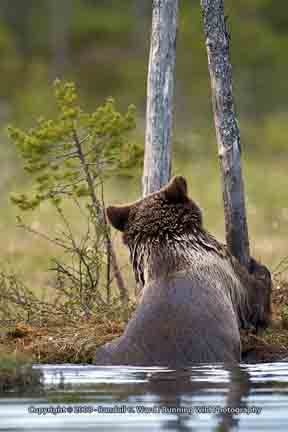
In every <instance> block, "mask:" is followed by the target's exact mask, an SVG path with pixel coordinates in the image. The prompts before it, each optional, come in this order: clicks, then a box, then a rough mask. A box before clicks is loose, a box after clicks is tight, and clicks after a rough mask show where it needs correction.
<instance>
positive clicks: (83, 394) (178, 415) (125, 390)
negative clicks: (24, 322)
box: [0, 363, 288, 432]
mask: <svg viewBox="0 0 288 432" xmlns="http://www.w3.org/2000/svg"><path fill="white" fill-rule="evenodd" d="M37 368H40V369H41V371H42V372H43V377H44V396H43V390H42V393H41V394H40V393H39V395H38V396H37V397H35V395H33V398H32V396H31V394H26V395H25V394H21V395H19V394H17V393H16V392H12V393H9V394H7V393H5V394H4V393H2V394H0V431H2V430H3V431H4V430H13V431H17V432H19V431H29V430H32V429H31V428H32V427H33V430H34V431H35V430H37V431H43V432H44V431H45V432H48V431H64V430H65V431H68V430H69V431H76V430H77V431H78V430H80V429H81V430H82V431H92V430H93V431H94V430H95V429H96V430H97V428H99V430H101V431H106V432H107V431H109V432H111V431H113V432H116V430H117V431H118V430H119V431H122V430H123V431H125V432H126V431H129V430H131V431H133V432H134V431H149V432H151V431H170V432H171V431H179V432H186V431H199V430H200V431H202V430H203V431H204V430H205V431H206V430H207V431H215V432H226V431H232V430H233V431H236V430H237V431H241V432H242V431H250V430H255V429H256V428H257V429H258V430H261V431H270V430H271V431H274V430H275V427H273V424H274V423H275V422H277V430H282V431H283V432H284V431H285V432H286V431H287V430H288V363H274V364H262V365H261V364H258V365H251V366H247V365H246V366H245V365H242V366H240V367H228V366H227V367H222V366H220V365H199V366H195V367H191V368H187V369H181V370H169V369H167V368H136V367H118V366H114V367H99V366H98V367H96V366H77V365H66V366H65V365H63V366H49V365H47V366H42V367H37ZM32 405H33V406H34V407H36V408H45V407H51V406H53V407H57V406H58V407H59V406H60V407H64V408H65V409H68V408H69V409H70V411H71V412H69V411H68V412H67V413H66V414H65V413H64V414H63V413H61V414H58V415H53V414H46V415H37V414H33V413H29V412H28V407H29V406H32ZM83 406H84V407H89V408H90V409H92V412H90V413H81V414H79V413H78V414H75V412H73V409H74V408H75V409H76V408H77V409H79V407H83ZM100 406H101V407H102V408H104V409H108V408H109V409H113V408H115V407H119V406H124V407H125V410H126V413H121V412H118V413H113V414H103V413H99V407H100ZM224 407H225V408H226V411H224V410H223V408H224ZM253 407H256V408H263V411H262V412H261V414H258V415H257V414H255V412H254V413H252V414H250V415H247V414H245V413H244V412H243V410H244V409H246V410H248V409H250V410H252V409H253ZM94 408H95V409H94ZM228 408H229V410H228ZM93 409H94V411H93ZM239 409H242V412H241V411H239ZM97 410H98V412H97ZM279 425H280V426H279Z"/></svg>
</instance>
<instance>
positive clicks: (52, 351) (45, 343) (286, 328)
mask: <svg viewBox="0 0 288 432" xmlns="http://www.w3.org/2000/svg"><path fill="white" fill-rule="evenodd" d="M133 310H134V305H133V306H132V305H131V307H130V310H129V316H131V314H132V312H133ZM287 311H288V282H285V281H281V282H277V281H274V290H273V320H272V324H271V326H270V327H269V328H268V329H266V330H265V331H263V332H262V333H260V334H259V333H258V334H255V333H254V332H252V331H250V332H243V333H242V343H243V353H244V356H245V358H246V359H247V360H248V361H273V360H278V359H281V358H283V357H285V356H288V320H287ZM117 313H118V311H117ZM99 316H101V315H99ZM125 325H126V321H124V320H123V319H121V318H117V314H116V318H115V317H111V315H110V317H109V316H105V315H103V316H102V317H101V318H96V317H93V318H91V319H90V320H82V321H80V322H79V321H75V322H73V321H71V322H69V323H67V321H66V324H62V325H61V323H60V322H58V323H57V324H56V325H55V324H54V325H53V323H50V324H46V325H45V326H42V327H39V326H38V327H37V326H31V325H28V324H25V323H21V322H19V323H16V325H14V326H13V327H10V329H8V330H7V331H6V332H5V334H3V335H2V337H0V351H2V352H3V351H6V352H10V353H16V354H20V353H21V354H23V353H24V354H26V355H28V356H30V358H32V360H33V361H34V362H39V363H91V362H93V358H94V355H95V351H96V348H97V347H99V346H101V345H103V344H104V343H106V342H109V341H111V340H112V339H114V338H115V337H118V336H120V335H121V334H122V332H123V330H124V328H125Z"/></svg>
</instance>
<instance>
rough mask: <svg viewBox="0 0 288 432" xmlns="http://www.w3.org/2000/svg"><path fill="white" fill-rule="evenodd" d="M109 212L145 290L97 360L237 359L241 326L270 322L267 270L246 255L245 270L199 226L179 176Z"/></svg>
mask: <svg viewBox="0 0 288 432" xmlns="http://www.w3.org/2000/svg"><path fill="white" fill-rule="evenodd" d="M107 216H108V219H109V220H110V222H111V224H112V225H113V226H114V227H115V228H117V229H119V230H121V231H122V232H123V240H124V243H125V244H126V245H127V246H128V248H129V250H130V257H131V263H132V266H133V270H134V274H135V279H136V281H137V283H139V284H140V285H141V286H142V295H141V299H140V301H139V305H138V307H137V309H136V311H135V314H134V316H133V318H132V319H131V320H130V322H129V323H128V325H127V327H126V329H125V332H124V334H123V335H122V336H121V337H120V338H118V339H117V340H115V341H113V342H111V343H109V344H106V345H105V346H104V347H101V348H100V349H98V351H97V354H96V363H97V364H130V365H162V366H170V367H181V366H186V365H189V364H192V363H195V362H229V363H230V362H237V361H239V360H240V356H241V343H240V332H239V328H240V327H248V326H251V325H253V326H254V327H258V326H264V325H266V324H267V322H268V320H269V316H270V293H271V277H270V273H269V272H268V270H267V269H266V268H265V267H264V266H261V265H259V264H258V263H257V262H256V261H255V260H253V259H251V266H250V269H249V270H250V273H249V271H248V270H246V269H245V268H243V267H242V266H241V265H240V264H239V263H238V261H237V260H236V259H235V258H234V257H232V256H231V254H230V253H229V252H228V251H227V249H226V247H225V245H222V244H221V243H219V242H218V241H217V240H216V239H215V238H214V237H213V236H212V235H211V234H209V233H208V232H207V231H206V230H205V229H204V228H203V221H202V212H201V210H200V209H199V207H198V205H197V204H196V203H195V202H194V201H193V200H191V199H189V198H188V197H187V183H186V180H185V179H184V178H183V177H175V178H174V179H172V180H171V182H170V183H169V184H168V185H167V186H166V187H164V188H162V189H161V190H160V191H159V192H156V193H154V194H151V195H149V196H147V197H146V198H144V199H141V200H139V201H136V202H134V203H132V204H129V205H126V206H118V207H109V208H108V209H107Z"/></svg>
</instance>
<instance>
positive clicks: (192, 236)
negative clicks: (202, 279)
mask: <svg viewBox="0 0 288 432" xmlns="http://www.w3.org/2000/svg"><path fill="white" fill-rule="evenodd" d="M219 246H220V244H218V242H216V241H215V239H214V238H213V237H212V236H211V238H210V236H209V234H206V233H205V232H197V233H188V234H182V235H174V236H173V238H169V237H168V238H166V239H161V241H160V240H159V239H158V238H156V239H155V238H153V239H145V241H144V240H142V239H138V241H136V242H135V244H134V245H133V247H132V248H131V249H130V253H131V261H132V265H133V270H134V274H135V279H136V282H137V283H140V285H142V286H144V285H145V284H146V283H148V282H149V281H150V280H153V279H159V278H166V277H169V276H170V275H173V274H175V273H177V272H179V271H184V270H186V271H187V269H191V268H193V266H195V263H196V264H197V265H201V262H202V261H205V259H206V257H207V252H208V251H209V252H211V251H214V252H215V253H217V254H218V253H220V252H219Z"/></svg>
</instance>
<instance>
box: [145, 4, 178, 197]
mask: <svg viewBox="0 0 288 432" xmlns="http://www.w3.org/2000/svg"><path fill="white" fill-rule="evenodd" d="M177 15H178V0H153V3H152V32H151V44H150V58H149V70H148V80H147V81H148V82H147V108H146V136H145V157H144V174H143V180H142V182H143V196H145V195H147V194H148V193H151V192H155V191H156V190H159V189H160V188H161V186H163V185H164V184H166V183H167V182H168V181H169V178H170V173H171V137H172V119H173V93H174V80H175V60H176V33H177Z"/></svg>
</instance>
